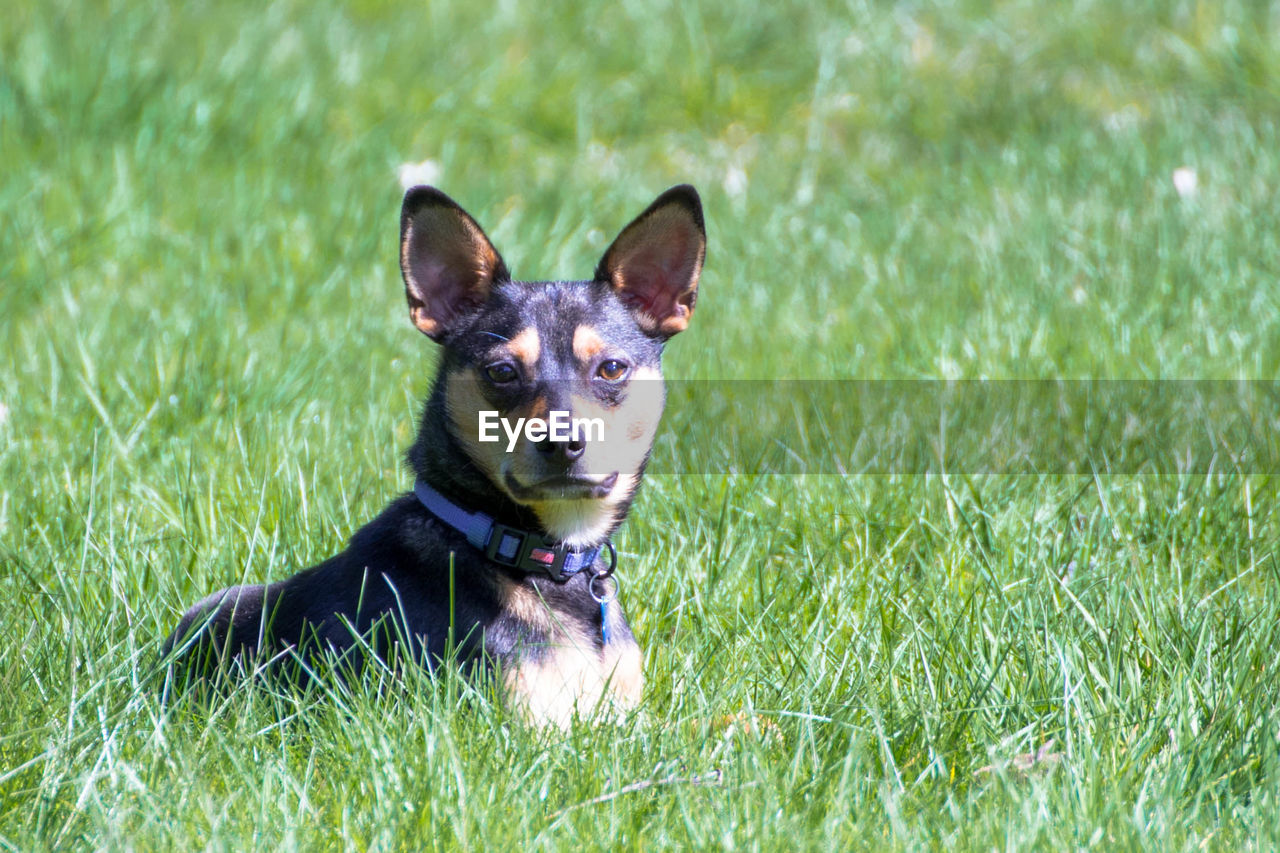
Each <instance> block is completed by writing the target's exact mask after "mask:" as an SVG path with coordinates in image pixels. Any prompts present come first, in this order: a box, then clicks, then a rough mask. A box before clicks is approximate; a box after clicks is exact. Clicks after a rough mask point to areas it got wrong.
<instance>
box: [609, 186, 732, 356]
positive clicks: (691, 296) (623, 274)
mask: <svg viewBox="0 0 1280 853" xmlns="http://www.w3.org/2000/svg"><path fill="white" fill-rule="evenodd" d="M706 255H707V232H706V228H705V227H704V226H703V223H702V202H701V200H700V199H699V198H698V191H697V190H695V189H694V188H693V187H691V186H689V185H688V184H681V185H680V186H677V187H672V188H671V189H669V190H667V191H666V192H664V193H663V194H662V195H660V196H658V198H657V200H656V201H654V203H653V204H651V205H649V207H648V209H647V210H645V212H644V213H642V214H640V215H639V216H637V217H636V218H635V220H634V221H632V223H631V224H630V225H628V226H627V227H626V228H623V229H622V233H621V234H619V235H618V237H617V239H615V240H614V241H613V245H611V246H610V247H609V248H608V250H607V251H606V252H605V253H604V257H603V258H601V259H600V264H599V266H597V267H596V281H602V282H606V283H608V284H611V285H613V288H614V290H615V291H616V292H617V294H618V296H620V297H621V298H622V301H623V302H624V303H626V305H627V307H629V308H630V309H631V313H632V314H633V315H634V316H635V318H636V322H637V323H639V324H640V328H641V329H642V330H643V331H644V332H645V333H646V334H649V335H652V336H654V337H658V338H663V339H665V338H669V337H671V336H672V335H674V334H676V333H677V332H682V331H684V330H685V327H687V326H688V325H689V318H690V317H691V316H692V315H693V305H694V302H695V301H696V300H697V297H698V276H699V275H700V274H701V273H702V262H703V260H704V259H705V258H706Z"/></svg>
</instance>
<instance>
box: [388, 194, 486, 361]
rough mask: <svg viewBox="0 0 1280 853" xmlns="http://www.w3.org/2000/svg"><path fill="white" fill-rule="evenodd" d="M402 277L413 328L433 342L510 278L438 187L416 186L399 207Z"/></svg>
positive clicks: (483, 239)
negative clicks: (496, 285) (495, 287)
mask: <svg viewBox="0 0 1280 853" xmlns="http://www.w3.org/2000/svg"><path fill="white" fill-rule="evenodd" d="M400 272H401V274H402V275H403V276H404V292H405V296H406V297H407V298H408V300H409V317H410V318H411V319H412V320H413V324H414V325H415V326H417V327H418V328H419V329H421V330H422V331H423V333H425V334H426V335H427V336H428V337H430V338H431V339H432V340H435V341H439V340H441V339H443V338H444V337H445V336H446V335H448V334H449V332H450V331H451V329H452V327H453V324H454V323H455V322H456V321H457V319H458V318H459V317H461V316H463V315H464V314H466V313H467V312H468V311H469V310H471V309H473V308H476V307H478V306H480V305H483V304H484V302H485V300H487V299H488V298H489V291H490V290H491V289H492V287H493V285H494V284H495V283H496V282H500V281H506V280H508V279H509V278H510V277H511V275H510V273H508V272H507V266H506V264H504V263H503V262H502V256H501V255H499V254H498V250H497V249H495V248H493V244H492V243H490V242H489V238H488V237H486V236H485V234H484V231H482V230H481V228H480V226H479V225H477V224H476V221H475V220H474V219H472V218H471V217H470V216H469V215H468V214H467V212H466V211H465V210H463V209H462V208H461V207H459V206H458V204H457V203H456V202H455V201H454V200H453V199H451V198H449V197H448V196H447V195H445V194H444V193H442V192H440V190H438V189H436V188H435V187H425V186H424V187H413V188H412V189H410V190H409V191H408V192H406V193H405V194H404V204H403V205H402V206H401V208H400Z"/></svg>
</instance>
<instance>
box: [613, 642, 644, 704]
mask: <svg viewBox="0 0 1280 853" xmlns="http://www.w3.org/2000/svg"><path fill="white" fill-rule="evenodd" d="M604 651H605V664H604V666H605V671H606V672H607V673H608V674H609V689H610V691H611V692H612V693H614V694H615V696H616V697H617V699H616V700H615V701H618V702H619V703H620V704H621V705H622V706H623V707H625V708H634V707H635V706H636V705H639V704H640V697H641V695H642V694H643V693H644V672H643V665H644V660H643V655H641V654H640V647H639V646H638V645H636V644H635V643H627V644H625V645H621V646H619V645H611V646H606V647H605V650H604Z"/></svg>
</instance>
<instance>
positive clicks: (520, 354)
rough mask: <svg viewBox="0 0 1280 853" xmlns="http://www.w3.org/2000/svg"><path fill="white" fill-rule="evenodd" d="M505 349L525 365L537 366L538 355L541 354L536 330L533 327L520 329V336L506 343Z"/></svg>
mask: <svg viewBox="0 0 1280 853" xmlns="http://www.w3.org/2000/svg"><path fill="white" fill-rule="evenodd" d="M507 349H508V350H509V351H510V352H511V354H512V355H513V356H515V357H516V358H518V359H520V360H521V361H522V362H524V363H525V364H526V365H534V364H537V363H538V354H539V353H540V352H542V341H541V339H540V338H539V337H538V330H537V329H535V328H534V327H533V326H526V327H525V328H523V329H521V330H520V334H518V335H516V336H515V337H514V338H512V339H511V340H510V341H508V342H507Z"/></svg>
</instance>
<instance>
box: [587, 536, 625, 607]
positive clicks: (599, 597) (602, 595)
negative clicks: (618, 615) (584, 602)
mask: <svg viewBox="0 0 1280 853" xmlns="http://www.w3.org/2000/svg"><path fill="white" fill-rule="evenodd" d="M604 547H606V548H608V549H609V566H608V567H607V568H606V569H604V570H603V571H599V572H596V573H595V574H593V575H592V576H591V579H590V580H589V581H587V592H589V593H591V597H592V598H594V599H595V600H596V601H597V602H598V603H599V604H608V603H609V602H610V601H613V600H614V599H615V598H617V597H618V588H619V587H621V586H622V582H621V581H619V580H618V578H617V577H616V576H615V575H614V574H613V570H614V569H616V568H618V551H617V549H616V548H614V547H613V543H612V542H608V541H606V542H605V543H604ZM609 578H613V589H612V590H610V589H609V587H608V585H607V584H606V583H605V581H607V580H609ZM597 589H600V590H603V591H602V592H597V591H596V590H597Z"/></svg>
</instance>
